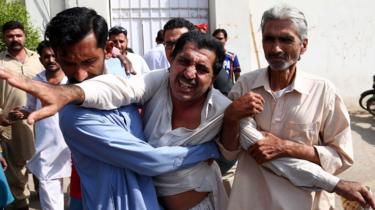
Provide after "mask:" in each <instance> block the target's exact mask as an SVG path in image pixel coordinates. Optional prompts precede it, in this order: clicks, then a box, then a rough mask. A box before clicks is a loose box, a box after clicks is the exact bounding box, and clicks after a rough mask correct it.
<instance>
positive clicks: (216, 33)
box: [212, 28, 228, 39]
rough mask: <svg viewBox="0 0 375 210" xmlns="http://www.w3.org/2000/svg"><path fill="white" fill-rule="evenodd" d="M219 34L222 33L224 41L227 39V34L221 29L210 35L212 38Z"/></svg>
mask: <svg viewBox="0 0 375 210" xmlns="http://www.w3.org/2000/svg"><path fill="white" fill-rule="evenodd" d="M219 33H223V35H224V38H225V39H227V38H228V33H227V31H226V30H225V29H223V28H218V29H216V30H215V31H214V32H213V33H212V36H216V35H218V34H219Z"/></svg>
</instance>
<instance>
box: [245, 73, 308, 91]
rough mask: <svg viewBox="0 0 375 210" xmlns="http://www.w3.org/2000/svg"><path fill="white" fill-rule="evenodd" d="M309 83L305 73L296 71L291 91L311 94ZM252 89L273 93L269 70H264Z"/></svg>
mask: <svg viewBox="0 0 375 210" xmlns="http://www.w3.org/2000/svg"><path fill="white" fill-rule="evenodd" d="M308 84H309V82H308V81H307V80H306V77H305V75H304V73H302V72H299V71H297V70H296V75H295V77H294V80H293V81H292V84H291V90H295V91H297V92H299V93H301V94H309V85H308ZM252 86H253V87H252V89H255V88H259V87H263V88H264V89H265V90H266V91H269V92H270V91H272V90H271V87H270V83H269V78H268V68H263V69H262V71H261V73H260V74H258V76H257V78H256V79H255V82H254V84H253V85H252Z"/></svg>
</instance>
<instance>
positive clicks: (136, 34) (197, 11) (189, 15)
mask: <svg viewBox="0 0 375 210" xmlns="http://www.w3.org/2000/svg"><path fill="white" fill-rule="evenodd" d="M110 8H111V26H116V25H121V26H123V27H124V28H126V29H127V30H128V39H129V45H128V46H129V47H131V48H132V49H133V50H134V51H135V53H138V54H140V55H143V53H144V52H145V51H147V50H148V49H150V48H152V47H153V46H155V45H156V43H155V37H156V34H157V32H158V31H159V30H160V29H162V28H163V26H164V24H165V23H166V22H167V21H168V20H169V19H170V18H173V17H183V18H186V19H188V20H190V21H191V22H192V23H194V24H198V23H206V24H208V0H110Z"/></svg>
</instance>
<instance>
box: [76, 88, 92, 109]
mask: <svg viewBox="0 0 375 210" xmlns="http://www.w3.org/2000/svg"><path fill="white" fill-rule="evenodd" d="M74 85H77V86H78V87H80V88H81V89H82V91H83V93H84V94H85V100H84V101H83V103H82V104H81V106H83V107H88V105H89V104H92V103H93V101H94V100H93V98H94V96H93V95H92V94H91V93H90V91H89V89H90V84H89V83H86V82H82V83H79V84H74Z"/></svg>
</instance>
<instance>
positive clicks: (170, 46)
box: [164, 41, 176, 49]
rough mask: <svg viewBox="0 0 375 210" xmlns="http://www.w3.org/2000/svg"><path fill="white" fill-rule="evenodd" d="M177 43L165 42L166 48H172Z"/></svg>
mask: <svg viewBox="0 0 375 210" xmlns="http://www.w3.org/2000/svg"><path fill="white" fill-rule="evenodd" d="M175 45H176V41H169V42H164V46H165V49H172V48H173V47H174V46H175Z"/></svg>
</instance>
